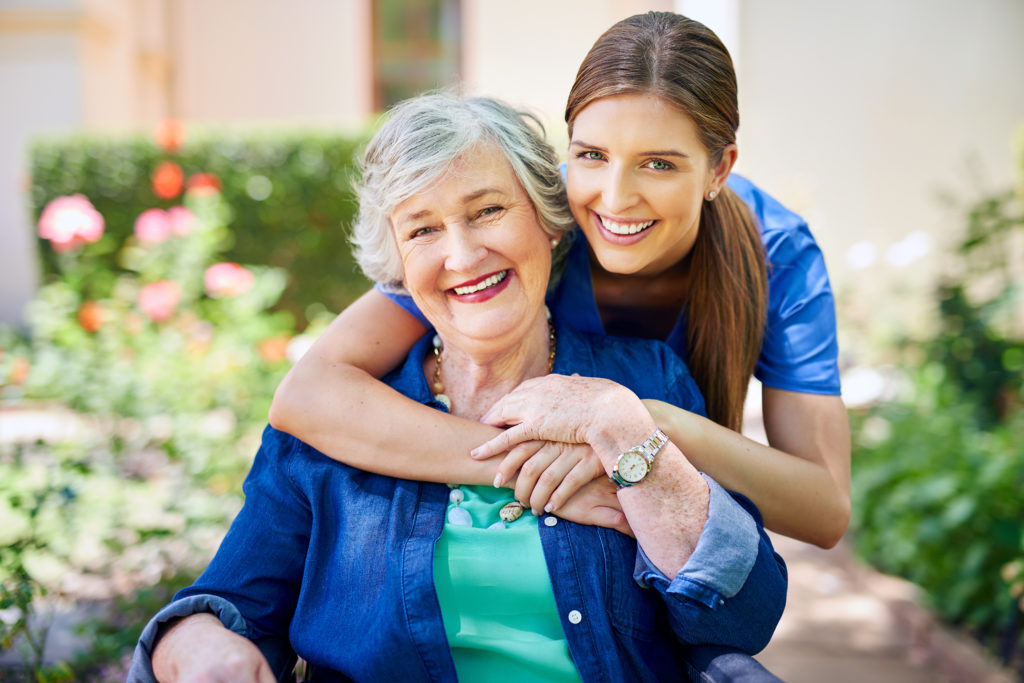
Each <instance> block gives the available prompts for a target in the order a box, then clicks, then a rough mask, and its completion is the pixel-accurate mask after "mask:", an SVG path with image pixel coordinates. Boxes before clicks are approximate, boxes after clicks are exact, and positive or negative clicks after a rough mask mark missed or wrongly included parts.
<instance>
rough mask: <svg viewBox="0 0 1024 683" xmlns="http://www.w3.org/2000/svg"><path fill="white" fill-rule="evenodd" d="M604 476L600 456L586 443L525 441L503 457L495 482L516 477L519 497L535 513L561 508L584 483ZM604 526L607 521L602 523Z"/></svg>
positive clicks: (516, 488)
mask: <svg viewBox="0 0 1024 683" xmlns="http://www.w3.org/2000/svg"><path fill="white" fill-rule="evenodd" d="M597 477H601V478H604V477H605V471H604V467H602V465H601V461H600V459H598V457H597V455H596V454H595V453H594V451H593V450H592V449H591V448H590V446H588V445H586V444H571V443H563V442H558V441H525V442H523V443H521V444H519V445H517V446H515V447H514V448H513V449H512V450H511V451H510V452H509V454H508V455H506V456H505V458H504V459H503V460H502V462H501V465H500V466H499V467H498V475H497V476H496V477H495V479H494V485H495V486H501V485H502V484H504V483H505V482H507V481H511V480H512V479H515V487H514V488H515V493H516V500H518V501H519V502H521V503H523V504H524V505H528V506H529V508H530V509H531V510H533V514H535V515H540V514H541V513H542V511H543V512H555V511H557V510H559V509H560V508H561V507H562V505H564V504H565V502H566V501H568V500H569V499H570V498H572V497H573V495H574V494H575V493H576V492H577V491H579V490H580V489H581V488H582V487H583V486H584V485H586V484H587V483H589V482H590V481H592V480H594V479H595V478H597ZM602 526H604V525H602Z"/></svg>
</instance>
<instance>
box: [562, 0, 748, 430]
mask: <svg viewBox="0 0 1024 683" xmlns="http://www.w3.org/2000/svg"><path fill="white" fill-rule="evenodd" d="M632 93H650V94H653V95H657V96H659V97H661V98H663V99H665V100H666V101H668V102H671V103H672V104H674V105H675V106H676V107H678V108H679V109H680V110H681V111H682V112H684V113H685V114H686V115H687V116H689V117H690V118H691V119H692V120H693V121H694V123H695V124H696V125H697V130H698V131H699V134H700V137H701V142H702V143H703V144H704V147H705V148H706V149H707V151H708V156H709V158H710V161H711V164H712V167H714V166H717V165H718V163H719V162H720V161H721V159H722V154H723V152H724V150H725V147H726V146H727V145H730V144H734V143H735V142H736V129H737V128H739V123H740V121H739V106H738V103H737V96H736V73H735V71H734V70H733V66H732V60H731V59H730V57H729V53H728V51H727V50H726V49H725V46H724V45H722V42H721V41H720V40H719V39H718V37H717V36H716V35H715V34H714V33H713V32H712V31H711V30H710V29H708V28H707V27H706V26H704V25H703V24H701V23H700V22H697V21H693V20H692V19H687V18H686V17H683V16H680V15H678V14H672V13H671V12H648V13H647V14H638V15H635V16H632V17H630V18H628V19H624V20H623V21H620V22H619V23H617V24H615V25H614V26H612V27H611V28H610V29H608V31H606V32H605V33H604V35H602V36H601V37H600V38H598V39H597V42H596V43H594V46H593V47H592V48H591V49H590V52H589V53H588V54H587V56H586V58H584V60H583V64H581V65H580V70H579V72H578V73H577V75H576V82H575V83H574V84H573V86H572V90H570V91H569V100H568V103H567V104H566V108H565V121H566V123H568V124H569V134H570V136H571V135H572V125H573V122H574V121H575V120H576V116H577V115H578V114H579V113H580V112H581V111H582V110H583V109H584V108H585V107H586V106H587V105H588V104H590V103H591V102H593V101H594V100H597V99H600V98H602V97H609V96H611V95H623V94H632ZM690 258H691V259H692V261H691V266H690V283H689V294H688V300H687V304H686V318H687V358H686V360H687V362H688V363H689V366H690V371H691V372H692V373H693V376H694V379H696V380H697V385H698V386H699V387H700V389H701V391H702V392H703V394H704V400H705V402H706V403H707V409H708V416H709V417H710V418H711V419H712V420H714V421H715V422H718V423H719V424H722V425H725V426H727V427H729V428H731V429H735V430H739V429H740V426H741V424H742V420H743V400H744V398H745V397H746V393H747V385H748V383H749V381H750V376H751V374H753V371H754V366H755V364H756V363H757V358H758V356H759V355H760V351H761V340H762V338H763V335H764V325H765V318H766V314H767V298H768V296H767V291H768V276H767V271H766V267H765V257H764V248H763V246H762V243H761V235H760V230H759V229H758V226H757V224H756V223H755V221H754V217H753V216H752V215H751V213H750V210H749V209H748V208H747V206H746V204H744V203H743V201H742V200H741V199H740V198H739V197H737V196H736V194H735V193H734V192H732V190H730V189H729V188H728V187H723V188H722V191H721V193H720V194H719V196H718V198H717V199H715V200H714V201H706V202H704V206H703V209H702V211H701V218H700V226H699V230H698V234H697V240H696V243H695V244H694V246H693V250H692V252H691V257H690Z"/></svg>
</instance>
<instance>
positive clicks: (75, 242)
mask: <svg viewBox="0 0 1024 683" xmlns="http://www.w3.org/2000/svg"><path fill="white" fill-rule="evenodd" d="M105 227H106V225H105V223H104V221H103V216H102V215H101V214H100V212H99V211H97V210H96V207H94V206H93V205H92V202H90V201H89V200H88V199H87V198H86V197H85V195H81V194H75V195H71V196H65V197H57V198H56V199H54V200H53V201H51V202H50V203H49V204H47V205H46V208H45V209H43V213H42V215H41V216H39V236H40V237H42V238H43V239H46V240H50V244H52V245H53V248H54V249H55V250H57V251H74V250H75V249H78V248H79V247H81V246H82V245H84V244H86V243H91V242H96V241H97V240H99V238H100V237H102V236H103V230H104V228H105Z"/></svg>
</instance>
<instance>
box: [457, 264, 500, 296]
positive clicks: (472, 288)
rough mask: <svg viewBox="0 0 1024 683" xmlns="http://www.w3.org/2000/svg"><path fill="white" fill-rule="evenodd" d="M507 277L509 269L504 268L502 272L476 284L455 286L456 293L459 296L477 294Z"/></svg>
mask: <svg viewBox="0 0 1024 683" xmlns="http://www.w3.org/2000/svg"><path fill="white" fill-rule="evenodd" d="M506 277H508V271H507V270H503V271H501V272H500V273H495V274H494V275H492V276H490V277H489V278H487V279H486V280H481V281H480V282H478V283H476V284H475V285H469V286H468V287H454V289H455V293H456V294H458V295H459V296H462V295H465V294H475V293H476V292H479V291H482V290H484V289H487V288H488V287H493V286H494V285H496V284H498V283H499V282H501V281H502V280H504V279H505V278H506Z"/></svg>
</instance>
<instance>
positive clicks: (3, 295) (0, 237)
mask: <svg viewBox="0 0 1024 683" xmlns="http://www.w3.org/2000/svg"><path fill="white" fill-rule="evenodd" d="M25 4H26V3H14V2H5V3H4V5H2V6H0V93H2V98H3V102H4V104H3V106H0V322H15V323H17V322H21V321H22V315H23V309H24V305H25V304H26V303H27V302H28V301H29V300H30V299H31V298H32V296H33V294H34V293H35V287H36V283H37V282H38V263H37V260H36V251H35V240H34V233H33V231H32V229H31V227H29V225H30V224H29V216H28V211H27V207H26V204H27V197H26V195H25V193H26V190H27V188H28V182H29V181H28V172H27V170H26V158H27V149H28V144H29V141H30V140H31V138H32V137H34V136H36V135H39V134H42V133H49V132H53V131H57V130H72V129H73V128H74V127H75V126H76V125H77V124H78V123H79V122H80V121H81V117H82V104H81V103H82V97H81V91H80V80H79V71H78V64H77V60H76V58H77V49H78V44H77V38H76V34H75V27H76V26H77V23H78V21H79V16H78V15H77V14H76V13H75V12H73V11H70V10H69V11H64V10H62V9H61V7H60V5H67V4H70V3H58V2H51V3H49V4H50V5H51V6H53V7H50V8H48V11H47V12H45V13H44V14H43V15H40V14H38V13H35V14H34V13H32V12H23V11H21V10H22V9H23V7H22V6H23V5H25Z"/></svg>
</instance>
